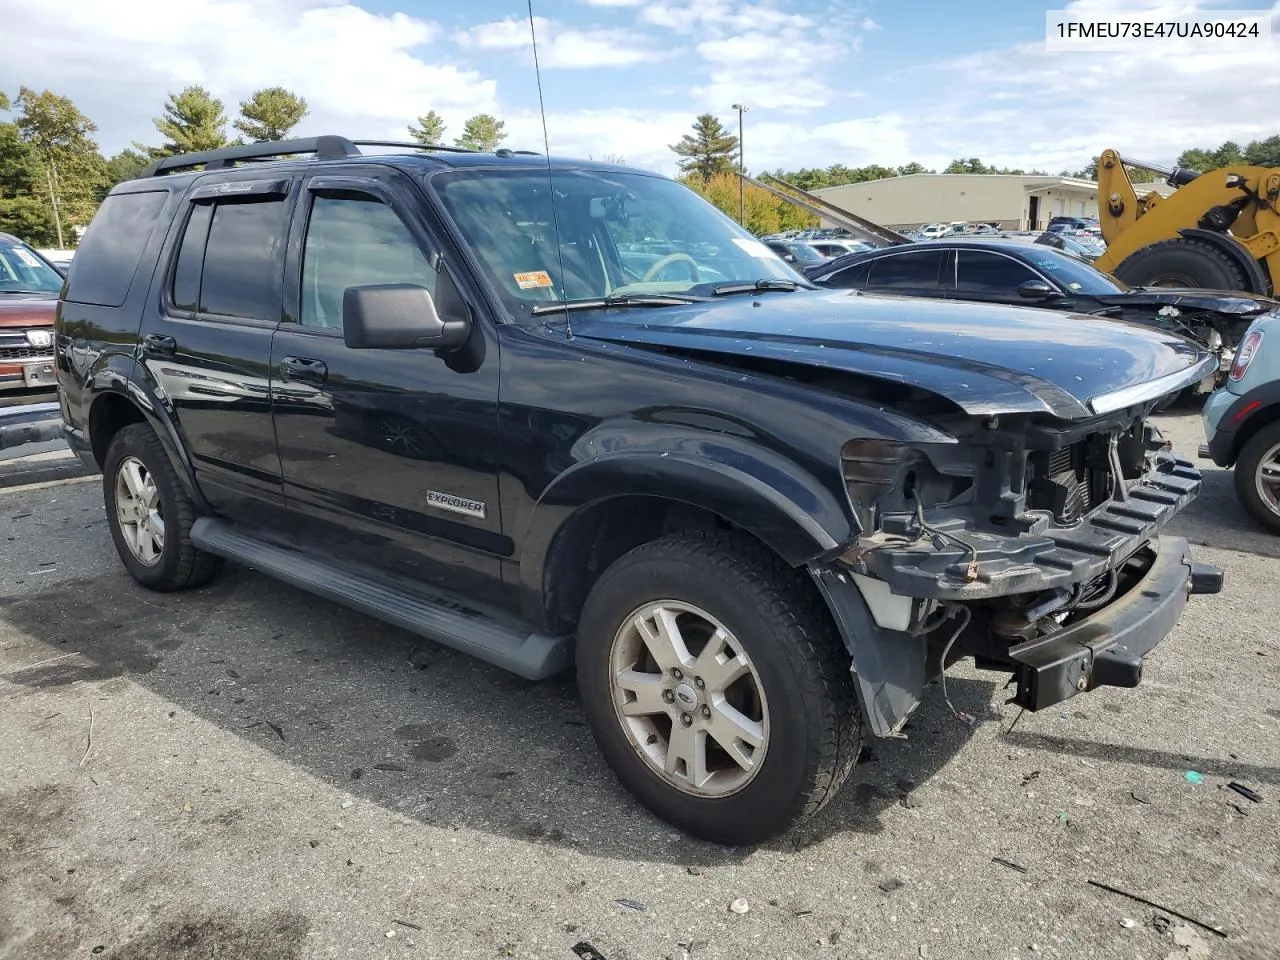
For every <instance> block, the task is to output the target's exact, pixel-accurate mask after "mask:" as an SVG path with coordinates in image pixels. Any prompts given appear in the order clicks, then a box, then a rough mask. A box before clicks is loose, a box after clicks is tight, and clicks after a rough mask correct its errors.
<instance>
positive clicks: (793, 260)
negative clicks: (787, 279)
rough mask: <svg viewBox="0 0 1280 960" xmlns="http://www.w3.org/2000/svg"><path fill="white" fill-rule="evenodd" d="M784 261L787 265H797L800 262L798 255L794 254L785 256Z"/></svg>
mask: <svg viewBox="0 0 1280 960" xmlns="http://www.w3.org/2000/svg"><path fill="white" fill-rule="evenodd" d="M782 259H783V260H785V261H786V262H787V263H797V262H798V261H797V259H796V255H795V254H794V253H788V254H787V255H786V256H784V257H783V258H782Z"/></svg>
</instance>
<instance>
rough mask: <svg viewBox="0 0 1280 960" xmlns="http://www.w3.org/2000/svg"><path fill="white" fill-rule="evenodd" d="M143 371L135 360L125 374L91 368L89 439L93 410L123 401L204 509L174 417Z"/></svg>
mask: <svg viewBox="0 0 1280 960" xmlns="http://www.w3.org/2000/svg"><path fill="white" fill-rule="evenodd" d="M143 370H145V367H143V365H142V364H140V363H137V362H136V361H135V362H134V363H133V367H132V371H131V372H130V374H127V375H121V373H120V371H118V370H113V369H110V368H106V367H104V368H102V369H99V370H95V371H93V374H92V375H91V377H90V378H89V380H88V381H87V382H86V386H87V387H88V388H89V389H90V391H91V394H92V398H91V399H90V401H89V410H88V416H87V418H86V420H85V423H86V425H88V427H89V430H88V433H89V436H88V440H89V442H90V443H92V442H93V436H92V424H93V419H94V413H93V411H94V409H95V408H97V407H98V405H99V404H100V403H102V402H103V401H105V400H106V399H107V398H108V397H114V398H118V399H121V400H123V401H124V402H125V403H128V404H129V405H130V406H132V407H133V408H134V409H135V410H137V411H138V413H139V414H140V415H141V416H142V420H143V422H144V423H146V424H147V426H149V427H150V428H151V429H152V430H153V431H154V432H155V434H156V436H157V437H158V438H159V439H160V445H161V446H162V447H163V448H164V451H165V454H166V455H167V456H168V457H169V462H170V464H171V465H172V466H173V469H174V472H175V473H176V474H177V475H178V480H179V481H180V482H181V483H182V486H183V489H184V490H185V491H186V493H187V494H188V496H190V497H191V498H192V499H193V500H194V501H195V503H196V505H197V506H198V507H199V508H200V509H202V510H207V509H208V504H207V503H206V502H205V499H204V495H203V494H202V493H201V492H200V488H199V486H197V484H196V481H195V471H194V470H193V468H192V465H191V461H190V460H189V459H188V457H187V454H186V450H185V448H184V447H183V444H182V441H181V438H180V437H179V436H178V430H177V427H176V425H175V424H174V422H173V418H172V417H170V416H169V411H168V409H167V408H166V406H165V404H164V402H163V401H162V400H161V399H160V398H159V396H157V394H156V391H155V390H154V388H153V387H152V385H151V384H149V383H147V382H146V380H145V379H144V374H142V373H141V371H143ZM108 371H109V372H108ZM104 374H107V376H105V377H104V376H103V375H104ZM100 379H102V380H105V382H104V383H101V384H99V383H98V381H99V380H100ZM99 466H101V464H99Z"/></svg>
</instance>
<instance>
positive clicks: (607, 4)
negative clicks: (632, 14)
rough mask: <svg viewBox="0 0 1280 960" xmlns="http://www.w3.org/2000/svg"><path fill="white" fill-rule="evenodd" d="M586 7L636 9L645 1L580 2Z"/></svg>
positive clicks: (591, 0)
mask: <svg viewBox="0 0 1280 960" xmlns="http://www.w3.org/2000/svg"><path fill="white" fill-rule="evenodd" d="M582 2H583V3H585V4H586V5H587V6H588V7H638V6H640V5H641V4H643V3H645V2H647V0H582Z"/></svg>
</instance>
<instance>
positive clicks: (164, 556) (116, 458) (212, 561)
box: [102, 423, 222, 591]
mask: <svg viewBox="0 0 1280 960" xmlns="http://www.w3.org/2000/svg"><path fill="white" fill-rule="evenodd" d="M102 494H103V500H104V501H105V503H106V508H107V523H108V525H109V526H110V527H111V539H112V540H113V541H114V542H115V546H116V553H118V554H119V555H120V561H121V562H122V563H123V564H124V566H125V569H126V570H128V571H129V575H130V576H132V577H133V579H135V580H137V581H138V583H140V584H142V585H143V586H144V587H147V588H149V589H151V590H159V591H170V590H184V589H186V588H187V587H197V586H200V585H201V584H204V583H208V582H209V581H210V580H212V579H213V578H214V577H215V576H217V574H218V571H219V570H220V569H222V558H221V557H215V556H214V555H213V554H210V553H205V552H204V551H202V550H197V549H196V547H195V545H194V544H193V543H192V542H191V524H193V523H194V522H195V519H196V516H197V511H196V506H195V504H194V503H193V502H192V501H191V498H190V497H189V496H187V492H186V490H184V489H183V487H182V483H181V481H180V480H179V479H178V475H177V473H176V472H175V471H174V469H173V465H172V463H170V461H169V456H168V454H167V453H166V452H165V449H164V447H163V445H162V444H161V443H160V438H159V437H157V436H156V435H155V432H154V431H153V430H152V429H151V428H150V427H149V426H147V425H146V424H144V423H132V424H129V425H128V426H127V427H124V428H123V429H122V430H121V431H120V432H119V433H117V434H116V435H115V436H114V437H113V438H112V439H111V445H110V446H109V447H108V448H107V456H106V460H105V462H104V463H103V466H102Z"/></svg>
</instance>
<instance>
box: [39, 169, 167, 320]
mask: <svg viewBox="0 0 1280 960" xmlns="http://www.w3.org/2000/svg"><path fill="white" fill-rule="evenodd" d="M168 196H169V193H168V191H167V190H150V191H147V192H145V193H117V194H112V195H111V196H109V197H107V199H105V200H104V201H102V206H101V207H99V208H98V213H97V215H96V216H95V217H94V218H93V222H92V223H90V224H89V229H88V230H87V231H85V235H84V239H83V240H81V241H80V246H79V247H78V248H77V249H76V255H75V257H74V259H72V261H71V273H70V276H69V277H68V278H67V291H66V294H65V299H67V300H70V301H73V302H75V303H89V304H94V305H96V306H101V307H118V306H120V305H121V304H122V303H124V301H125V297H127V296H128V295H129V288H130V286H132V284H133V275H134V273H136V272H137V269H138V262H139V261H140V260H141V259H142V251H143V250H144V249H146V246H147V241H148V240H149V239H150V238H151V232H152V231H153V230H154V229H155V226H156V221H157V218H158V217H159V216H160V211H161V210H162V209H163V208H164V202H165V199H166V198H167V197H168Z"/></svg>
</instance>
